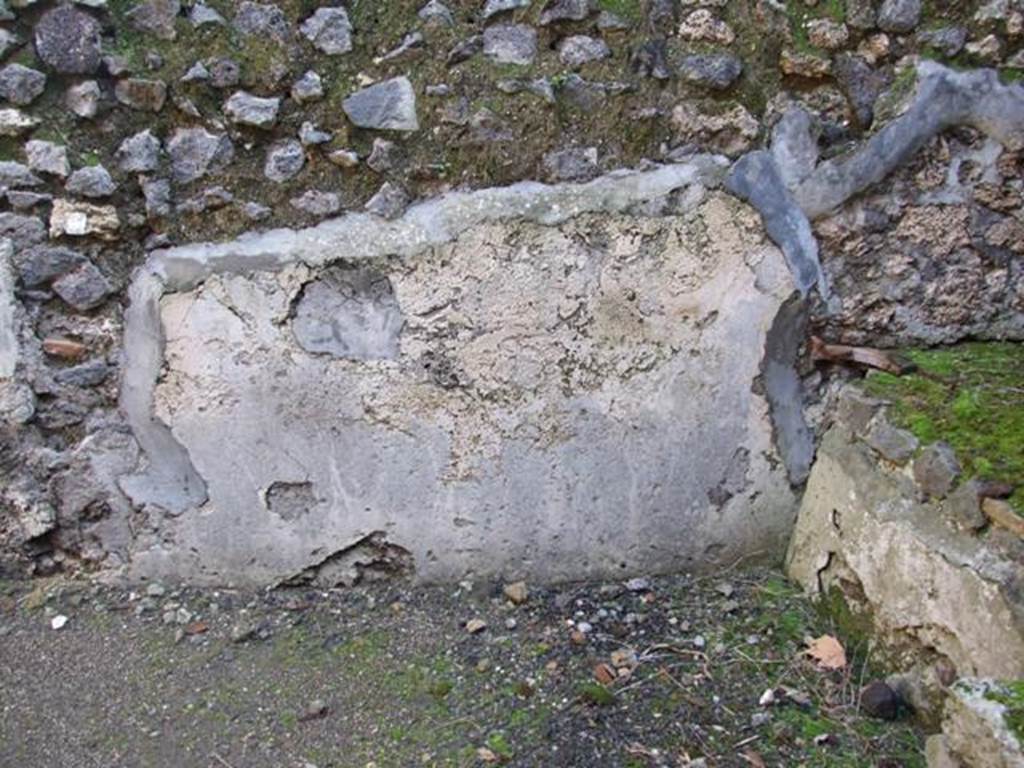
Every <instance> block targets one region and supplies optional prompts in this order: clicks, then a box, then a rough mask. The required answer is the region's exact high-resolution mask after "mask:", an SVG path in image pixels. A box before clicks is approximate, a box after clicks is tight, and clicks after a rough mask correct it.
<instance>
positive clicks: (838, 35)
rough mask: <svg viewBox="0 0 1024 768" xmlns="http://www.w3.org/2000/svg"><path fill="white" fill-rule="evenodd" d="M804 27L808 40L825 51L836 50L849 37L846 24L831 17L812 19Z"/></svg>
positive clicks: (844, 43)
mask: <svg viewBox="0 0 1024 768" xmlns="http://www.w3.org/2000/svg"><path fill="white" fill-rule="evenodd" d="M806 28H807V40H808V42H810V44H811V45H813V46H816V47H818V48H824V49H825V50H826V51H835V50H838V49H840V48H842V47H843V46H844V45H846V42H847V41H848V40H849V39H850V31H849V30H848V29H847V28H846V25H845V24H843V23H840V22H835V21H832V20H831V19H812V20H811V21H808V22H807V27H806Z"/></svg>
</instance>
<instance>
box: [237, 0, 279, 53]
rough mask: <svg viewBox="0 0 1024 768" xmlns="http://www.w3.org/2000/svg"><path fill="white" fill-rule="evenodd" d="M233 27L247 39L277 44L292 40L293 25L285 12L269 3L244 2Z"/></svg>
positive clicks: (239, 6)
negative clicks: (251, 38) (289, 22)
mask: <svg viewBox="0 0 1024 768" xmlns="http://www.w3.org/2000/svg"><path fill="white" fill-rule="evenodd" d="M231 25H232V26H233V27H234V28H235V30H236V31H238V32H239V33H240V34H241V35H243V36H245V37H256V38H261V39H266V40H270V41H272V42H275V43H285V42H288V40H289V39H290V38H291V35H292V30H291V25H289V24H288V18H287V17H286V16H285V15H284V11H282V10H281V9H280V8H278V7H277V6H275V5H272V4H269V3H254V2H250V0H244V2H242V3H239V5H238V11H236V13H235V17H234V19H233V20H232V22H231Z"/></svg>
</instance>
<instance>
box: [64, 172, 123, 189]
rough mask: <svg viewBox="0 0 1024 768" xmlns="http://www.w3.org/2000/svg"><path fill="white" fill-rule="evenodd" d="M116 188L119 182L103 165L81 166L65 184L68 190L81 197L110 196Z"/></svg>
mask: <svg viewBox="0 0 1024 768" xmlns="http://www.w3.org/2000/svg"><path fill="white" fill-rule="evenodd" d="M116 189H117V184H115V183H114V180H113V179H112V178H111V177H110V172H109V171H107V169H106V168H104V167H103V166H102V165H91V166H86V167H85V168H79V169H78V170H77V171H75V172H74V173H72V174H71V176H70V178H68V180H67V183H66V184H65V185H64V190H65V191H66V192H70V193H71V194H72V195H80V196H81V197H109V196H110V195H112V194H114V191H115V190H116Z"/></svg>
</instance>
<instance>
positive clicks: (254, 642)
mask: <svg viewBox="0 0 1024 768" xmlns="http://www.w3.org/2000/svg"><path fill="white" fill-rule="evenodd" d="M502 587H503V585H501V584H474V585H470V584H462V585H459V586H449V587H430V588H424V587H415V588H413V587H410V586H408V585H396V584H394V583H380V584H374V585H368V586H365V587H357V588H354V589H351V590H345V591H332V592H328V593H324V592H317V591H309V590H297V589H292V590H285V591H281V590H278V591H270V592H261V593H246V592H235V591H228V590H219V591H212V590H191V589H190V590H172V589H169V588H168V589H164V588H163V587H161V586H160V585H150V587H149V588H148V590H147V588H143V589H140V590H138V591H137V592H135V593H129V592H127V591H125V590H119V589H112V588H110V587H100V586H96V585H93V584H90V583H88V582H84V581H63V580H54V581H48V582H39V581H37V582H2V583H0V765H2V766H12V767H13V766H17V767H18V768H37V767H39V768H42V767H43V766H45V767H46V768H91V767H93V766H95V767H97V768H99V767H102V768H115V767H116V768H122V767H129V766H131V767H134V766H158V767H160V768H165V767H166V768H172V767H173V768H179V767H180V768H189V767H191V766H202V767H203V768H255V767H257V766H268V767H269V766H273V767H274V768H292V767H294V768H311V767H313V766H315V767H316V768H369V767H370V766H375V767H376V768H390V767H391V766H395V767H399V768H405V767H407V766H478V765H480V766H484V765H508V766H588V767H591V766H610V767H614V766H627V767H629V768H645V767H647V766H651V767H653V766H748V767H749V766H754V767H755V768H756V767H757V766H787V768H788V767H790V766H921V765H923V759H922V757H921V744H922V735H921V734H920V733H919V732H918V731H916V730H915V729H914V727H913V726H912V724H911V721H910V719H909V717H907V716H904V717H902V718H901V719H899V720H897V721H895V722H886V721H882V720H874V719H871V718H868V717H867V716H866V715H864V714H862V713H860V712H859V711H858V709H857V691H858V690H859V689H860V687H861V686H862V685H863V684H864V683H866V682H867V681H868V680H870V679H871V676H872V674H877V670H873V669H872V668H871V667H872V665H871V664H870V660H869V663H868V665H865V663H864V662H865V656H867V655H868V654H867V653H866V649H865V646H864V644H863V643H858V642H857V641H856V640H855V639H854V638H853V637H850V636H844V635H843V634H842V633H841V632H840V631H839V630H838V629H837V628H836V627H835V626H833V624H832V622H831V620H830V619H828V618H825V617H824V616H823V614H821V613H820V612H819V611H817V610H816V609H815V608H814V607H813V606H812V605H811V604H810V603H808V602H807V601H805V600H804V599H803V598H802V597H801V596H799V595H798V594H796V593H795V591H794V590H793V588H792V587H791V586H790V585H789V584H788V583H787V582H786V581H785V580H784V579H783V578H782V577H781V576H780V575H779V574H777V573H774V572H770V571H737V572H733V573H728V574H725V575H720V576H717V577H715V578H710V579H696V578H692V577H686V576H675V577H666V578H658V579H650V580H634V581H632V582H622V583H603V584H601V583H594V584H573V585H562V586H559V587H555V588H543V589H541V588H530V589H529V596H528V599H527V600H526V601H525V602H523V603H521V604H519V605H516V604H514V603H513V602H512V601H511V600H509V599H508V598H507V597H506V596H505V595H504V594H503V588H502ZM513 594H514V596H515V597H516V598H517V599H518V598H520V597H522V595H521V594H515V593H514V592H513ZM61 617H65V618H66V623H64V625H63V626H62V627H60V628H59V629H54V626H55V624H56V625H59V624H61ZM480 622H485V623H486V627H484V628H482V629H481V628H480V627H479V623H480ZM471 630H478V631H476V632H472V631H471ZM824 634H833V635H836V636H838V639H839V641H840V642H841V643H842V644H843V646H844V647H845V651H846V657H847V664H846V665H845V666H843V667H842V668H839V669H834V670H831V671H829V670H824V669H822V668H821V666H820V664H819V663H818V662H816V661H815V660H814V659H812V658H810V657H809V656H808V655H807V653H806V650H807V647H808V646H807V643H808V640H810V639H812V638H817V637H820V636H821V635H824ZM832 661H833V662H834V661H835V658H832ZM840 661H841V659H840ZM769 690H771V691H772V692H771V693H770V694H769V693H766V692H768V691H769ZM769 700H771V701H770V702H769Z"/></svg>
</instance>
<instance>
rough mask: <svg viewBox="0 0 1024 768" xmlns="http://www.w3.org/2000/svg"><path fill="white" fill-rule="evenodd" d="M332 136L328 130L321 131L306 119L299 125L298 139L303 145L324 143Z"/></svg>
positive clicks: (309, 145)
mask: <svg viewBox="0 0 1024 768" xmlns="http://www.w3.org/2000/svg"><path fill="white" fill-rule="evenodd" d="M332 138H333V134H332V133H330V131H322V130H320V129H319V128H317V127H316V125H314V124H313V123H311V122H309V121H308V120H307V121H306V122H304V123H303V124H302V125H300V126H299V141H301V142H302V146H304V147H312V146H316V145H318V144H326V143H327V142H329V141H330V140H331V139H332Z"/></svg>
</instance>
